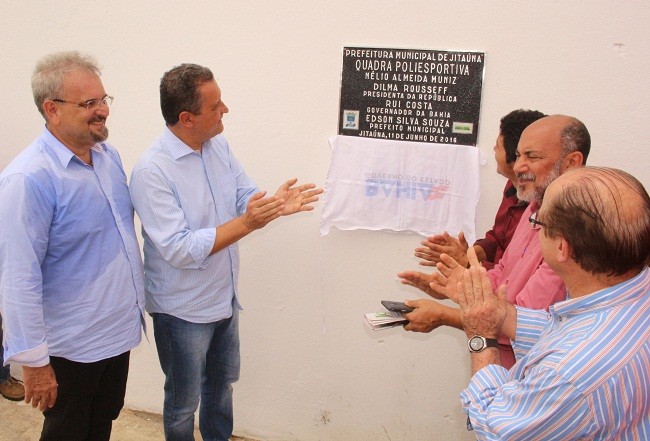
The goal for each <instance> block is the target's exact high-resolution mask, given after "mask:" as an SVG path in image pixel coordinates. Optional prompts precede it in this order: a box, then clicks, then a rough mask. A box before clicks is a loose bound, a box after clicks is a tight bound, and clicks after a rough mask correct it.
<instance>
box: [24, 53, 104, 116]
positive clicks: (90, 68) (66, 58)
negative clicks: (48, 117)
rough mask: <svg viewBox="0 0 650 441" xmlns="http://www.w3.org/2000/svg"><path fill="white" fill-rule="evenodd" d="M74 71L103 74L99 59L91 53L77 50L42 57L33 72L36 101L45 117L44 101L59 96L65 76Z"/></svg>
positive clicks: (33, 89) (33, 92) (33, 90)
mask: <svg viewBox="0 0 650 441" xmlns="http://www.w3.org/2000/svg"><path fill="white" fill-rule="evenodd" d="M73 71H85V72H90V73H94V74H97V75H98V76H99V75H101V71H100V68H99V65H98V64H97V61H96V60H95V59H94V58H93V57H92V56H90V55H87V54H82V53H79V52H77V51H65V52H56V53H54V54H50V55H47V56H45V57H43V58H41V59H40V60H39V61H38V63H36V67H35V68H34V73H33V74H32V94H33V95H34V103H35V104H36V107H37V108H38V111H39V112H41V115H43V118H45V112H44V111H43V102H45V100H48V99H52V98H59V95H60V94H61V85H62V84H63V79H64V78H65V76H66V75H67V74H68V73H70V72H73Z"/></svg>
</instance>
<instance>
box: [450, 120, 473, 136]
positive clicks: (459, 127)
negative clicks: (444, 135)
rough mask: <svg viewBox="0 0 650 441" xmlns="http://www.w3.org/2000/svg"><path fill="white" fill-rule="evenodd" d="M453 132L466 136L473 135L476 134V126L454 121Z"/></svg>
mask: <svg viewBox="0 0 650 441" xmlns="http://www.w3.org/2000/svg"><path fill="white" fill-rule="evenodd" d="M451 131H452V132H453V133H464V134H466V135H471V134H472V133H473V132H474V124H472V123H466V122H455V121H454V122H453V125H452V129H451Z"/></svg>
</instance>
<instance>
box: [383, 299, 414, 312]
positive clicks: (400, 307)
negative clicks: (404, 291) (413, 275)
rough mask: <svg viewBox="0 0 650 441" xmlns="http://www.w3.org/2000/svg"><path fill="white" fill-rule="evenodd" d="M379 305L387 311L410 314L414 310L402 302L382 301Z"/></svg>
mask: <svg viewBox="0 0 650 441" xmlns="http://www.w3.org/2000/svg"><path fill="white" fill-rule="evenodd" d="M381 304H382V305H384V308H386V309H388V310H389V311H396V312H411V311H413V310H414V308H411V307H410V306H406V305H405V304H404V302H393V301H391V300H382V301H381Z"/></svg>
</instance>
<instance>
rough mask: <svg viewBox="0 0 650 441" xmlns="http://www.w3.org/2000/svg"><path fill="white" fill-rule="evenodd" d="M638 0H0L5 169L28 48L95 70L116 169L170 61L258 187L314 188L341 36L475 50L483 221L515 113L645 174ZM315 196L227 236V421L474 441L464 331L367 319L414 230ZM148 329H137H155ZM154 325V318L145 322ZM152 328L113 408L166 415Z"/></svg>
mask: <svg viewBox="0 0 650 441" xmlns="http://www.w3.org/2000/svg"><path fill="white" fill-rule="evenodd" d="M648 23H650V3H648V2H647V1H645V0H630V1H625V2H616V1H612V0H596V1H592V2H586V1H574V2H560V1H556V0H550V1H546V2H537V1H526V0H524V1H513V0H504V1H499V2H483V1H474V0H469V1H465V2H454V1H451V2H450V1H441V0H413V1H404V2H393V1H385V0H374V1H368V0H360V1H357V2H348V1H340V0H331V1H328V2H306V1H296V0H286V1H280V0H270V1H264V2H262V1H250V0H242V1H238V2H226V1H220V0H212V1H207V0H196V1H193V2H186V1H152V0H141V1H130V0H101V1H100V0H60V1H57V2H54V1H48V0H45V1H36V0H25V1H22V2H9V1H5V2H3V6H2V12H1V13H0V54H2V62H1V63H0V78H1V79H2V81H1V83H0V121H1V123H0V168H4V167H5V166H6V164H7V163H8V162H9V161H10V160H11V159H12V158H13V157H14V156H15V155H16V154H17V153H18V152H20V151H21V150H22V149H23V148H25V147H26V146H27V145H28V144H29V143H30V142H31V141H32V140H33V139H34V138H35V137H36V136H37V134H38V133H39V132H40V130H41V128H42V125H43V120H42V119H41V116H40V115H39V114H38V112H37V110H36V108H35V107H34V104H33V101H32V97H31V91H30V85H29V81H30V77H31V73H32V70H33V68H34V64H35V62H36V60H37V59H38V58H40V57H41V56H43V55H45V54H48V53H51V52H54V51H58V50H68V49H77V50H81V51H84V52H88V53H91V54H93V55H94V56H95V57H96V58H97V59H98V60H99V62H100V63H101V64H102V65H103V67H104V69H103V76H102V79H103V81H104V85H105V88H106V90H107V92H108V93H109V94H111V95H113V96H115V102H114V104H113V106H112V108H111V116H110V118H109V121H108V126H109V128H110V130H111V136H110V138H109V141H110V142H111V143H113V144H114V145H115V146H116V147H117V148H118V149H119V151H120V153H121V155H122V159H123V161H124V164H125V168H126V171H127V175H129V174H130V171H131V168H132V167H133V165H134V164H135V161H136V160H137V159H138V158H139V156H140V155H141V154H142V153H143V151H144V150H145V149H146V148H147V147H148V146H149V145H150V143H151V142H152V141H153V139H154V138H155V137H157V136H158V134H159V133H160V132H161V130H162V129H163V120H162V117H161V116H160V109H159V104H158V83H159V79H160V77H161V75H162V74H163V72H165V71H166V70H168V69H169V68H171V67H172V66H175V65H177V64H180V63H182V62H194V63H199V64H203V65H206V66H208V67H210V68H211V69H212V70H213V71H214V73H215V75H216V77H217V81H218V82H219V85H220V86H221V89H222V91H223V99H224V101H225V102H226V104H227V105H228V106H229V108H230V113H228V114H227V115H226V117H225V119H224V123H225V127H226V128H225V132H224V134H225V135H226V137H227V138H228V140H229V142H230V144H231V146H232V148H233V150H234V152H235V154H236V155H237V156H238V158H239V160H240V161H241V162H242V163H243V164H244V166H245V168H246V170H247V172H248V173H249V174H250V175H251V176H252V177H253V178H254V179H255V180H256V182H257V184H258V185H259V186H260V187H261V188H262V189H267V190H269V191H272V192H274V191H275V189H277V187H278V186H279V185H280V184H281V183H282V182H284V181H285V180H286V179H288V178H291V177H294V176H295V177H298V178H300V181H301V182H316V183H317V184H318V185H319V186H323V185H324V183H325V177H326V175H327V170H328V167H329V163H330V158H331V151H330V147H329V144H328V138H329V137H331V136H332V135H335V134H336V131H337V124H338V103H339V89H340V80H341V61H342V47H343V46H359V47H386V48H407V49H409V48H413V49H438V50H468V51H483V52H485V53H486V54H487V55H486V63H485V80H484V85H483V99H482V109H481V121H480V123H481V128H480V133H479V142H478V148H480V149H481V150H482V151H483V152H484V153H485V155H486V156H487V158H488V160H487V164H486V166H484V167H482V169H481V178H480V179H481V188H482V190H481V192H482V194H481V198H480V201H479V203H478V206H477V213H478V214H477V232H478V234H481V232H483V231H485V230H487V229H488V228H489V227H490V226H491V225H492V221H493V219H494V214H495V212H496V208H497V205H498V203H499V201H500V198H501V191H502V189H503V186H504V184H505V181H504V178H502V177H500V176H499V175H497V174H496V173H495V168H496V164H495V162H494V159H493V156H492V147H493V145H494V140H495V138H496V136H497V132H498V123H499V119H500V118H501V116H503V115H504V114H506V113H508V112H509V111H511V110H513V109H516V108H521V107H525V108H533V109H538V110H541V111H544V112H546V113H563V114H569V115H574V116H576V117H578V118H580V119H581V120H582V121H583V122H584V123H585V124H586V125H587V127H588V128H589V130H590V132H591V135H592V140H593V149H592V155H591V157H590V160H589V162H590V164H592V165H607V166H612V167H618V168H622V169H624V170H627V171H629V172H630V173H632V174H633V175H635V176H637V177H638V178H639V179H640V180H641V181H642V182H643V183H644V184H645V185H646V187H648V186H650V168H649V167H648V163H649V161H648V159H649V158H650V149H648V145H649V141H650V139H649V137H648V133H649V130H648V129H649V127H648V125H649V121H650V119H649V118H648V116H647V112H648V103H649V102H650V86H649V85H648V84H649V83H648V81H647V78H646V77H647V75H648V72H650V58H649V56H648V48H649V47H650V33H649V31H648ZM321 208H322V202H321V203H319V205H317V207H316V210H315V211H314V212H312V213H307V214H304V213H303V214H301V215H299V216H292V217H289V218H283V219H281V220H278V221H276V222H274V223H272V224H270V225H269V226H267V228H265V229H264V230H262V231H258V232H256V233H254V234H252V235H251V236H249V237H246V238H245V239H244V240H242V241H241V244H240V246H241V255H242V268H241V278H240V287H241V300H242V303H243V306H244V308H245V310H244V311H243V313H242V315H241V322H240V323H241V338H242V360H243V364H242V373H241V379H240V381H239V382H238V383H237V384H236V386H235V433H236V434H239V435H243V436H249V437H252V438H258V439H263V440H269V441H280V440H283V441H284V440H301V441H316V440H328V441H332V440H354V441H365V440H367V441H370V440H372V441H375V440H391V441H406V440H425V439H426V440H431V439H439V440H470V439H473V436H472V434H471V433H467V432H466V430H465V415H464V414H462V412H461V409H460V403H459V399H458V397H459V392H460V391H461V390H462V389H463V388H464V387H465V386H466V384H467V382H468V379H469V376H470V369H469V357H468V356H467V350H466V346H465V336H464V334H463V333H461V332H459V331H456V330H452V329H439V330H435V331H433V332H431V333H430V334H426V335H425V334H413V333H406V332H404V331H403V330H402V329H401V328H398V329H390V330H384V331H381V332H373V331H370V330H368V329H367V328H366V327H365V326H364V325H363V323H362V316H363V313H366V312H372V311H376V310H380V309H381V306H380V304H379V301H380V300H381V299H392V300H403V299H405V298H411V299H413V298H423V297H426V296H425V295H424V294H422V293H419V292H417V291H415V290H414V289H409V288H407V287H403V286H402V285H401V284H400V283H399V282H398V279H397V277H396V274H397V272H399V271H401V270H405V269H417V268H419V266H418V260H417V259H416V258H415V257H414V256H413V249H414V248H415V247H416V246H417V245H418V243H419V241H420V240H421V238H420V237H419V236H417V235H416V234H406V233H404V234H396V233H390V232H381V231H380V232H372V231H339V230H333V231H332V232H331V233H330V234H329V235H327V236H325V237H321V236H320V234H319V229H318V227H319V221H320V211H321ZM150 325H151V323H150ZM150 329H152V328H151V327H150ZM162 387H163V375H162V372H161V370H160V366H159V364H158V360H157V356H156V350H155V345H154V343H153V332H150V335H149V341H147V340H146V339H145V340H143V343H142V344H141V345H140V346H139V347H138V348H137V349H136V350H135V351H134V353H133V357H132V365H131V373H130V379H129V385H128V390H127V396H126V406H127V407H130V408H134V409H140V410H148V411H154V412H161V410H162V397H163V390H162Z"/></svg>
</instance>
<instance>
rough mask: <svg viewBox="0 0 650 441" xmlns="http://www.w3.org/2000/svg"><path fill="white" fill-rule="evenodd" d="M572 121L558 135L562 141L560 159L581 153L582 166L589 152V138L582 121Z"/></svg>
mask: <svg viewBox="0 0 650 441" xmlns="http://www.w3.org/2000/svg"><path fill="white" fill-rule="evenodd" d="M572 119H573V121H572V122H571V123H569V124H567V126H566V127H565V128H564V129H563V130H562V134H561V135H560V137H561V139H562V156H561V158H564V157H566V155H568V154H569V153H572V152H580V153H582V165H584V164H586V163H587V157H588V156H589V151H590V150H591V136H590V135H589V131H588V130H587V127H585V125H584V124H583V123H582V121H579V120H578V119H575V118H572Z"/></svg>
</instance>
